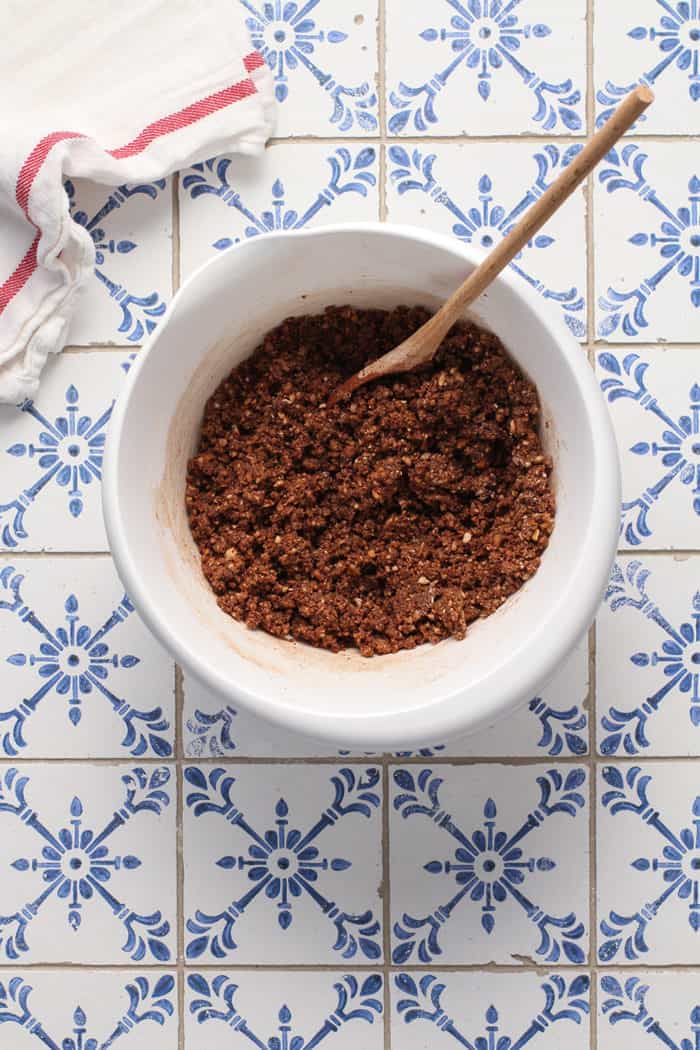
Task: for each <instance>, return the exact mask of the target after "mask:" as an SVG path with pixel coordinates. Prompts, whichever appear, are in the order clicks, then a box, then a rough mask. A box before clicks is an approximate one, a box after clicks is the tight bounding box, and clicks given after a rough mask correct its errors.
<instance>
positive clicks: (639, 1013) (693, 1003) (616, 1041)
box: [598, 970, 700, 1050]
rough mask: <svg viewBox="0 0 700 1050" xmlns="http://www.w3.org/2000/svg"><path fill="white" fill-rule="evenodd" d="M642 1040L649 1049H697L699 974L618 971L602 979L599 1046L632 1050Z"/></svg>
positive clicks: (699, 1034)
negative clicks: (631, 1047) (630, 1049)
mask: <svg viewBox="0 0 700 1050" xmlns="http://www.w3.org/2000/svg"><path fill="white" fill-rule="evenodd" d="M647 1037H648V1038H647ZM637 1040H639V1041H640V1043H641V1042H642V1041H643V1043H644V1046H645V1047H647V1050H654V1047H656V1048H657V1050H659V1048H661V1047H665V1050H697V1048H698V1046H700V990H699V988H698V975H697V973H683V972H680V971H678V970H675V971H672V972H669V971H666V972H664V971H658V970H657V971H654V970H644V971H643V972H642V973H640V974H635V975H634V976H632V975H631V974H630V973H629V972H627V973H625V972H624V971H623V972H620V971H617V972H616V973H606V974H604V975H603V976H602V977H600V987H599V990H598V1050H628V1047H630V1046H633V1045H634V1044H635V1043H636V1042H637Z"/></svg>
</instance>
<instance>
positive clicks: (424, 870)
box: [390, 765, 589, 966]
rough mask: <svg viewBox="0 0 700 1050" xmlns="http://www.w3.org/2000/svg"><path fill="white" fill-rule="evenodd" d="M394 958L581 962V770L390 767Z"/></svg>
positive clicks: (584, 934) (584, 912)
mask: <svg viewBox="0 0 700 1050" xmlns="http://www.w3.org/2000/svg"><path fill="white" fill-rule="evenodd" d="M390 781H391V799H390V814H391V816H390V827H391V872H392V880H391V916H392V961H393V963H394V965H396V966H402V965H404V964H405V963H411V964H416V963H417V964H418V965H421V964H423V965H430V964H431V963H437V964H440V965H447V966H450V965H463V964H479V963H500V964H511V965H512V964H513V963H529V964H530V965H539V966H550V965H561V964H572V963H573V964H574V965H581V964H582V963H584V962H585V960H586V955H587V951H588V924H589V918H588V904H589V902H588V867H589V862H588V853H589V846H588V802H587V798H588V785H587V776H586V770H585V769H583V768H581V767H574V766H559V767H558V768H557V769H551V768H548V767H547V766H497V765H488V766H477V765H472V766H440V767H439V768H437V769H431V768H429V767H427V766H423V767H421V766H409V767H405V768H400V767H394V768H392V770H391V773H390Z"/></svg>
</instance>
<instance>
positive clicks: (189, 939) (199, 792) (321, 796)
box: [184, 765, 382, 965]
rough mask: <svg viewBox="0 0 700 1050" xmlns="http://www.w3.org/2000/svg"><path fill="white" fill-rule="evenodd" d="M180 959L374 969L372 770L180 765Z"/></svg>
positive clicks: (376, 876)
mask: <svg viewBox="0 0 700 1050" xmlns="http://www.w3.org/2000/svg"><path fill="white" fill-rule="evenodd" d="M184 781H185V783H184V796H185V799H184V865H185V884H184V907H185V959H186V962H187V964H188V965H196V964H197V962H198V961H201V962H206V963H212V962H214V963H221V964H223V963H224V962H226V961H228V962H229V963H235V964H243V965H246V964H248V963H251V964H265V963H268V964H269V963H274V964H277V965H280V964H282V965H284V964H285V963H290V964H299V963H308V964H312V963H317V964H330V965H333V964H340V963H341V962H342V961H343V960H354V961H355V962H357V963H363V964H367V963H370V964H371V963H376V962H379V961H380V959H381V956H382V939H381V938H382V934H381V914H382V908H381V900H380V892H381V880H382V873H381V797H382V790H381V771H380V770H379V769H378V768H375V767H369V768H365V767H363V766H360V765H358V766H353V767H352V768H344V767H342V766H324V765H312V766H292V765H267V766H266V765H244V766H236V767H234V766H227V767H226V768H222V767H212V766H203V767H196V766H186V767H185V773H184Z"/></svg>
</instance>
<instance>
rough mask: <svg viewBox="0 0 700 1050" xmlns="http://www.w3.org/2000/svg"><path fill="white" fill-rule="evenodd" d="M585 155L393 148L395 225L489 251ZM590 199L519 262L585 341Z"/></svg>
mask: <svg viewBox="0 0 700 1050" xmlns="http://www.w3.org/2000/svg"><path fill="white" fill-rule="evenodd" d="M577 151H578V147H577V146H566V145H557V144H553V143H547V144H545V143H542V144H541V145H539V144H533V143H531V142H508V143H502V142H498V143H496V142H494V143H486V144H480V145H479V146H478V148H475V147H474V146H473V145H471V144H469V143H461V144H459V143H447V144H445V143H432V142H430V143H421V144H420V145H418V146H411V145H404V144H401V145H392V146H389V148H388V150H387V209H388V219H389V221H390V222H405V223H410V224H412V225H414V226H423V227H427V228H428V229H432V230H437V231H438V232H440V233H452V234H453V235H454V236H455V237H457V238H458V239H459V240H460V241H461V242H462V243H463V244H466V245H469V246H470V247H472V248H474V249H475V250H476V251H477V252H480V253H484V254H485V253H486V252H487V251H488V250H489V249H490V248H491V247H492V246H493V245H494V244H497V243H498V241H499V240H501V239H502V238H503V237H504V236H505V235H506V234H507V233H508V232H509V230H510V229H511V228H512V226H513V225H514V224H515V223H516V221H517V219H518V217H519V216H520V214H521V213H522V211H523V210H524V209H525V208H527V207H528V206H529V205H530V204H531V203H532V202H534V201H535V200H536V199H537V198H538V197H539V196H541V194H542V193H543V191H544V190H545V189H546V188H547V186H549V185H550V183H551V182H553V181H554V179H555V178H556V177H557V175H558V174H559V173H560V171H561V170H562V168H564V167H566V165H567V164H568V163H569V162H570V160H571V158H572V157H573V156H574V155H575V153H576V152H577ZM585 218H586V211H585V200H584V197H583V193H582V192H579V193H577V194H576V195H575V196H574V197H573V198H572V199H571V200H570V201H568V202H567V204H565V205H564V207H563V208H562V209H561V211H560V212H559V213H558V214H557V215H556V216H554V217H553V218H552V221H551V222H550V223H549V224H548V226H547V230H546V231H545V232H544V233H542V234H540V235H538V236H537V237H536V238H535V239H534V240H533V242H531V244H530V245H529V246H528V247H527V248H525V249H524V251H523V252H522V253H521V255H520V256H519V257H518V258H516V259H515V260H514V261H513V262H512V263H511V268H512V269H513V270H514V271H515V272H516V273H518V274H519V275H520V277H521V279H522V280H523V281H525V283H526V284H528V285H529V287H530V288H531V289H532V290H534V291H535V292H536V293H537V294H538V295H541V296H542V297H543V298H544V299H545V300H546V301H547V302H549V303H550V304H551V306H552V308H553V309H555V310H558V311H559V313H560V314H561V317H562V318H563V320H564V321H565V323H566V324H567V325H568V327H569V329H570V330H571V332H572V333H573V335H575V336H576V338H577V339H582V338H584V337H585V334H586V309H585V295H586V257H585V252H583V251H575V252H574V251H572V250H571V246H572V244H578V245H580V246H582V245H583V244H584V243H585Z"/></svg>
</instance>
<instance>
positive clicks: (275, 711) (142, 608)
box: [102, 222, 620, 750]
mask: <svg viewBox="0 0 700 1050" xmlns="http://www.w3.org/2000/svg"><path fill="white" fill-rule="evenodd" d="M339 234H340V235H365V236H366V235H380V236H383V237H393V238H396V239H398V240H402V239H403V240H411V241H419V242H423V243H424V244H426V245H429V246H431V247H438V248H440V249H441V250H444V251H445V252H449V253H450V254H452V255H453V256H458V257H459V258H461V259H464V261H465V262H466V263H472V264H477V263H478V262H479V261H480V259H481V258H482V255H481V254H480V253H477V252H475V251H473V250H472V249H471V248H467V247H465V246H464V245H462V244H460V243H458V242H455V240H454V238H452V237H450V236H449V235H446V234H439V233H434V232H432V231H430V230H426V229H422V228H420V227H414V226H409V225H400V224H393V223H392V224H390V223H384V222H351V223H335V224H329V225H327V226H323V227H319V228H314V229H310V230H309V229H304V230H295V231H287V232H284V231H279V232H273V233H269V234H265V235H264V238H258V237H255V238H251V239H250V240H248V241H243V242H242V243H240V244H238V245H234V246H232V247H231V248H228V249H226V250H225V251H224V252H222V253H221V254H220V255H216V256H213V257H212V258H211V259H208V260H206V261H205V262H204V263H202V264H201V265H200V266H199V267H197V269H195V270H194V271H193V272H192V273H191V274H190V275H189V276H188V277H187V278H186V279H185V281H184V282H183V284H182V285H181V287H180V288H179V289H178V291H177V292H176V294H175V295H174V296H173V299H172V300H171V302H170V304H169V306H168V309H167V311H166V313H165V315H164V317H163V318H162V320H161V322H160V324H159V325H158V327H157V328H156V329H155V330H154V332H153V333H152V334H151V335H150V336H149V337H148V339H147V340H146V342H145V343H144V345H143V347H142V349H141V351H140V353H139V354H138V356H137V358H136V360H135V362H134V363H133V365H132V367H131V368H130V369H129V374H128V375H127V378H126V381H125V384H124V387H123V388H122V391H121V393H120V395H119V397H118V398H117V400H116V403H115V406H114V410H113V412H112V417H111V420H110V428H109V435H108V440H107V442H106V446H107V447H106V449H105V457H104V463H103V476H102V504H103V514H104V521H105V528H106V532H107V536H108V540H109V545H110V550H111V553H112V557H113V559H114V562H115V565H116V568H117V571H118V574H119V576H120V578H121V580H122V583H123V584H124V586H125V588H126V591H127V593H128V594H129V596H130V598H131V599H132V601H133V602H134V605H135V607H136V609H137V610H138V612H139V615H140V616H141V618H142V619H143V621H144V622H145V624H146V625H147V627H148V628H149V630H150V631H151V632H152V633H153V634H154V635H155V637H156V638H157V639H158V640H159V641H160V642H161V644H163V645H164V646H165V648H166V649H167V650H169V652H170V653H171V654H172V655H173V656H174V658H175V660H176V661H177V663H178V664H180V665H181V666H182V667H183V668H184V669H185V670H186V671H187V672H188V673H190V674H192V675H193V677H194V678H195V679H198V680H199V681H200V682H201V683H202V684H204V685H205V686H207V687H208V688H209V689H211V690H212V691H213V692H214V693H215V694H216V695H217V696H219V697H225V698H226V699H228V700H230V701H233V702H234V703H237V704H239V705H240V706H241V707H243V708H244V709H246V710H247V711H249V712H250V713H251V714H252V715H254V716H257V717H260V718H262V719H264V720H265V721H267V722H268V723H272V724H275V725H277V726H279V727H281V728H283V729H285V730H288V731H291V732H294V733H299V734H302V735H303V736H306V737H307V738H311V739H315V740H318V741H321V740H322V741H324V742H326V743H331V744H333V745H335V746H341V747H342V746H347V747H352V748H357V749H363V750H364V749H373V750H374V749H380V748H385V749H392V750H394V749H397V748H398V747H399V746H400V747H401V748H404V747H405V748H412V747H421V746H427V745H428V744H430V743H437V742H440V743H443V742H446V741H447V740H449V739H451V738H455V737H459V736H467V735H469V734H470V733H472V732H475V731H477V730H478V729H480V728H482V727H483V726H485V725H490V724H493V723H494V722H497V721H498V720H499V719H500V718H502V717H505V716H506V715H507V714H508V713H510V712H512V711H513V710H515V709H517V707H518V706H520V705H521V704H523V703H525V702H527V701H528V700H529V699H531V698H532V697H533V696H534V695H535V693H536V691H537V689H539V688H540V686H541V685H543V684H544V683H545V682H546V681H547V680H548V679H549V678H550V677H551V676H552V675H553V673H554V672H555V671H556V669H557V668H558V667H559V665H560V664H561V663H562V661H563V660H564V659H565V658H566V657H567V656H568V655H569V653H570V652H571V651H572V650H573V649H574V647H575V646H576V645H577V643H578V642H579V641H580V640H581V638H582V637H583V636H584V634H585V633H586V631H587V630H588V628H589V626H590V625H591V623H592V621H593V619H594V617H595V613H596V611H597V609H598V606H599V605H600V602H601V600H602V597H603V591H604V587H605V584H606V582H607V580H608V577H609V573H610V569H611V567H612V564H613V562H614V559H615V553H616V549H617V541H618V536H619V505H620V470H619V459H618V451H617V443H616V439H615V435H614V432H613V428H612V423H611V420H610V417H609V414H608V411H607V408H606V406H605V402H604V399H603V396H602V394H601V392H600V390H599V388H598V384H597V382H596V380H595V376H594V373H593V369H592V368H591V366H590V364H589V362H588V360H587V356H586V351H585V349H584V348H583V347H582V346H581V345H580V344H579V343H578V342H576V340H575V339H574V338H573V336H572V335H571V334H570V333H569V332H568V330H567V329H566V327H565V326H564V324H563V323H562V322H561V319H560V318H559V317H558V316H557V315H556V314H555V313H554V311H553V310H550V309H548V308H547V305H546V304H545V303H543V302H542V301H541V299H540V297H538V296H536V295H535V293H534V292H533V291H532V290H531V289H530V288H529V287H528V286H527V285H526V284H524V283H523V282H522V281H519V280H516V277H515V275H514V274H513V273H512V272H510V271H506V272H505V273H502V274H500V275H499V277H498V278H497V279H496V280H497V282H498V283H500V284H506V285H507V286H508V288H509V290H510V291H511V293H513V294H514V295H515V296H516V298H518V299H519V300H521V301H522V302H523V304H524V306H525V308H526V309H527V310H529V311H530V312H532V313H534V314H535V315H536V316H537V319H538V321H539V322H540V324H542V326H543V327H544V328H545V329H546V330H547V333H548V335H549V336H550V337H551V339H552V341H553V342H554V343H555V344H556V345H557V347H558V348H559V349H560V351H561V353H562V356H563V357H564V359H565V361H566V362H567V364H568V366H569V368H570V370H571V372H572V375H573V378H574V380H575V383H576V387H577V390H578V393H579V395H580V397H581V399H582V401H583V404H584V408H585V412H586V416H587V418H588V420H589V425H590V431H591V438H592V443H593V450H594V455H593V460H594V465H593V498H592V507H594V508H595V514H591V515H590V518H589V521H588V523H587V528H586V531H585V536H584V540H583V542H582V543H581V545H580V549H579V552H578V558H577V559H576V561H575V562H574V564H573V565H572V568H571V572H570V575H569V585H568V586H567V588H566V591H565V592H562V593H560V594H559V596H558V598H557V600H556V601H555V602H553V604H552V606H551V609H550V610H549V613H548V614H547V616H546V617H544V618H543V620H542V622H541V623H540V624H539V625H538V628H537V630H536V631H535V633H534V634H533V635H531V637H530V639H529V641H528V644H527V647H526V648H525V649H522V648H521V649H520V650H519V651H517V652H516V653H514V654H511V656H510V657H509V659H508V660H507V661H505V662H504V663H503V664H501V665H499V667H498V668H497V669H496V670H495V671H494V672H493V673H490V674H489V675H487V676H486V677H485V678H484V679H483V680H482V681H481V682H480V683H479V684H478V686H477V685H476V684H473V685H471V686H468V687H466V688H465V689H462V690H458V691H455V690H454V689H452V690H447V691H442V692H436V694H435V695H434V696H433V697H431V698H430V699H429V700H428V701H426V703H425V704H423V705H421V706H419V707H412V708H411V709H410V711H409V712H402V711H400V710H396V711H392V712H390V713H381V712H380V713H378V714H376V715H367V714H366V713H363V714H361V715H357V716H355V715H352V714H347V713H341V714H337V713H334V711H333V708H332V706H331V707H329V710H328V714H327V716H326V715H324V716H321V715H320V714H319V712H318V711H317V710H311V709H308V708H305V707H303V706H302V705H300V706H298V707H297V706H294V707H293V706H291V705H287V704H282V703H280V702H279V701H278V700H277V699H275V698H274V696H273V695H272V694H271V693H268V694H267V695H260V694H258V693H253V692H250V691H248V690H247V689H243V688H242V687H241V686H239V685H237V684H236V682H235V681H232V680H231V679H230V678H228V677H226V676H225V675H222V674H220V673H219V672H218V671H217V670H216V669H215V668H213V667H212V666H211V665H210V664H208V663H207V662H206V661H205V660H201V659H200V658H199V656H198V653H197V652H196V651H195V650H194V648H190V647H189V645H188V643H187V640H186V639H182V638H181V637H180V636H179V635H177V634H176V633H174V632H173V631H171V628H170V625H169V623H168V622H167V619H161V617H160V615H159V603H158V601H157V599H156V600H154V599H153V598H152V596H151V595H150V594H149V593H148V591H147V589H146V587H145V586H143V585H142V583H141V577H140V574H139V572H138V569H137V566H136V564H135V562H134V560H133V557H132V553H131V549H130V546H129V543H128V540H127V530H126V527H125V524H124V521H123V517H122V511H121V501H120V499H119V491H118V484H117V479H118V477H119V474H120V466H119V464H120V454H121V449H122V442H121V435H122V433H123V429H124V424H125V421H126V419H127V416H128V412H129V405H130V402H131V398H132V393H133V391H134V390H135V389H136V384H137V382H138V378H139V375H140V372H141V369H142V368H143V366H144V364H145V361H146V359H147V357H148V356H149V355H150V354H151V352H152V351H153V350H154V348H155V347H156V346H157V344H158V342H159V340H160V339H162V338H163V337H164V333H165V332H166V330H167V328H168V322H169V321H170V319H171V317H172V316H173V315H174V314H175V312H176V309H177V306H178V304H179V302H180V300H181V299H183V298H185V297H186V296H188V295H189V294H190V290H191V288H192V286H193V285H195V284H196V283H197V282H198V281H199V280H200V279H201V276H202V274H203V273H204V272H205V271H206V270H208V269H209V268H211V267H215V266H217V265H222V264H223V258H224V257H225V256H227V255H228V253H229V252H232V251H235V252H241V251H243V252H245V251H246V249H247V248H248V247H249V246H252V245H255V244H257V242H258V241H261V240H263V241H264V242H265V243H266V244H270V243H271V242H274V241H275V240H278V239H281V238H284V239H285V242H288V240H289V238H290V237H292V238H300V239H321V238H324V237H336V236H338V235H339ZM566 344H568V350H569V352H566V351H567V345H566ZM572 593H575V594H576V600H575V601H571V594H572ZM515 656H517V658H518V665H517V670H516V668H515V666H514V658H515ZM508 675H510V676H511V680H510V683H509V684H508V685H507V686H506V684H505V683H506V682H507V681H508V678H507V676H508ZM470 694H471V695H470ZM475 694H476V695H475ZM467 698H468V699H467ZM465 710H467V711H468V712H469V715H470V717H469V718H468V719H466V720H465V719H464V711H465Z"/></svg>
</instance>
